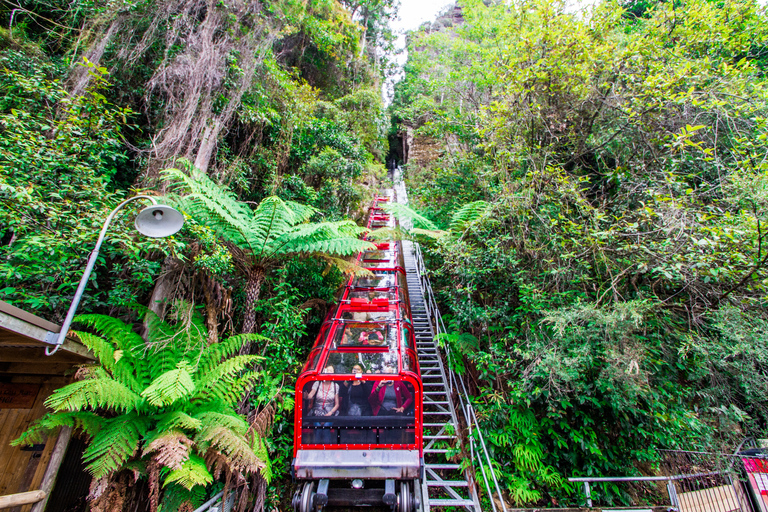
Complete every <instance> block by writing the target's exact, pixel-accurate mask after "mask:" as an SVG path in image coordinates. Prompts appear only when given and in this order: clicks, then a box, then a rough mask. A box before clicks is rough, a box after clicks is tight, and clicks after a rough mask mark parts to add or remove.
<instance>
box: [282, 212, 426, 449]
mask: <svg viewBox="0 0 768 512" xmlns="http://www.w3.org/2000/svg"><path fill="white" fill-rule="evenodd" d="M388 201H389V198H387V197H378V198H376V200H375V201H374V204H373V206H372V207H371V208H370V215H369V217H368V223H367V226H368V227H369V228H370V226H371V225H372V223H373V222H374V221H391V220H392V217H391V216H390V214H388V213H386V212H384V210H383V209H382V208H380V206H379V205H380V204H381V203H384V202H388ZM376 245H377V249H378V250H385V251H390V252H393V253H394V257H393V258H389V259H387V260H375V259H365V260H364V259H363V253H362V252H361V253H360V254H358V257H357V261H358V264H360V265H361V266H363V267H366V265H365V263H374V262H379V261H392V262H393V263H394V264H393V265H389V266H387V267H373V266H370V267H367V268H369V270H371V271H372V272H374V274H378V275H381V274H394V275H395V276H397V274H398V273H400V274H402V275H403V276H405V270H404V269H403V267H402V264H401V263H402V254H401V247H400V244H399V242H395V241H391V242H380V243H377V244H376ZM356 281H357V278H355V277H354V276H352V277H351V278H350V280H349V281H348V282H347V286H346V288H345V290H344V292H343V294H342V297H341V301H340V304H339V306H338V307H336V308H335V310H333V312H332V313H330V314H329V315H328V317H327V318H326V322H325V323H324V324H323V327H322V328H321V330H320V334H319V335H318V337H317V340H316V341H315V344H314V346H313V348H312V351H311V352H310V357H309V358H308V360H307V363H306V364H305V365H304V369H303V370H302V373H301V374H300V376H299V378H298V380H297V381H296V397H295V404H296V406H295V414H294V426H295V428H294V447H293V454H294V457H295V456H296V453H297V451H298V450H300V449H302V450H419V456H420V457H421V456H423V452H422V450H423V442H422V441H423V393H424V389H423V385H422V382H421V371H420V369H419V362H418V357H417V356H416V352H415V347H416V340H415V338H414V331H413V324H412V320H411V313H410V307H409V304H408V301H407V291H406V293H404V294H402V293H401V291H402V290H401V283H402V281H404V280H401V279H398V278H397V277H395V280H394V286H390V287H365V286H356ZM366 290H367V291H371V290H373V291H382V292H390V293H394V296H395V297H397V299H396V300H389V299H387V298H376V299H374V300H373V301H370V302H368V301H366V300H364V299H360V298H351V299H350V298H349V294H350V293H351V292H352V291H366ZM401 297H403V298H404V299H405V300H401ZM401 303H404V306H405V307H403V304H401ZM345 312H351V313H382V312H392V313H394V315H393V318H391V319H386V320H380V321H369V322H366V321H353V320H343V319H342V318H341V317H342V316H343V314H344V313H345ZM346 323H356V324H361V323H371V324H378V325H381V324H385V325H391V326H393V327H394V329H395V333H396V336H397V343H396V347H392V346H389V345H385V346H374V345H369V346H360V345H350V346H338V347H333V346H332V345H333V343H334V340H335V338H336V334H337V332H338V330H339V329H343V328H344V325H345V324H346ZM404 332H407V333H409V338H410V339H409V340H404V339H403V333H404ZM393 348H394V350H393ZM345 352H352V353H360V354H366V353H368V354H375V353H388V354H393V355H394V357H396V358H397V373H393V374H388V373H378V374H363V375H362V376H361V377H359V379H360V380H362V381H365V382H371V383H374V384H373V385H374V386H375V382H377V381H382V380H394V381H399V382H407V383H409V384H410V385H411V386H413V390H414V396H413V399H414V418H413V419H414V443H413V444H302V439H301V438H302V424H303V421H304V418H303V410H304V398H303V390H304V387H305V386H306V384H307V383H309V382H315V381H337V382H343V381H350V380H354V379H357V377H356V376H354V375H352V374H324V373H321V372H322V369H323V368H324V367H325V364H326V361H327V360H328V358H329V356H330V354H331V353H345ZM404 358H407V359H410V360H411V361H412V362H413V366H414V367H413V369H408V370H407V369H405V368H404ZM310 367H312V369H310ZM374 417H375V416H374ZM372 428H376V427H375V426H374V427H372Z"/></svg>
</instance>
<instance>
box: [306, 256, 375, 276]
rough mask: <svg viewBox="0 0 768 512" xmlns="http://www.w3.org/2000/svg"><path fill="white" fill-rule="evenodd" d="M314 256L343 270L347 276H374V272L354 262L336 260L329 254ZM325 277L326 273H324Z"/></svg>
mask: <svg viewBox="0 0 768 512" xmlns="http://www.w3.org/2000/svg"><path fill="white" fill-rule="evenodd" d="M313 256H315V257H317V258H320V259H322V260H325V261H326V262H327V263H328V264H329V265H332V266H334V267H336V268H338V269H339V270H341V271H342V272H343V273H344V274H347V275H355V276H357V277H371V276H373V272H371V271H370V270H368V269H367V268H365V267H361V266H360V265H358V264H357V263H356V262H354V261H347V260H345V259H343V258H336V257H334V256H329V255H327V254H323V253H317V254H313ZM324 275H325V272H324Z"/></svg>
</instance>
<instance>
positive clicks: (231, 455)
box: [200, 426, 266, 475]
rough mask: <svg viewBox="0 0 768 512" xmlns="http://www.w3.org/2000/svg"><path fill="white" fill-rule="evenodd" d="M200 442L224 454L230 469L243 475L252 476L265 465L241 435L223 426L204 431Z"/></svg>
mask: <svg viewBox="0 0 768 512" xmlns="http://www.w3.org/2000/svg"><path fill="white" fill-rule="evenodd" d="M200 437H201V441H202V442H203V443H205V444H207V445H208V446H209V449H211V450H216V451H218V452H220V453H222V454H224V455H225V456H226V457H227V459H228V462H229V466H230V468H231V469H233V470H235V471H239V472H241V473H243V474H246V475H248V474H254V473H256V472H258V471H259V470H261V469H262V468H264V467H265V466H266V464H265V463H264V461H263V460H262V459H260V458H259V456H258V455H256V453H255V452H254V450H253V447H252V446H251V445H250V443H248V440H247V439H246V438H245V437H244V436H243V435H242V434H239V433H237V432H234V431H233V430H231V429H229V428H226V427H224V426H214V427H212V428H210V429H206V430H204V431H203V432H202V433H201V435H200Z"/></svg>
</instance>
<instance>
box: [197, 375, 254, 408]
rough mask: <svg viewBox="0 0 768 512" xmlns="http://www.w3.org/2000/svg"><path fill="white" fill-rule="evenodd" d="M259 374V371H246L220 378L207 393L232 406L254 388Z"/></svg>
mask: <svg viewBox="0 0 768 512" xmlns="http://www.w3.org/2000/svg"><path fill="white" fill-rule="evenodd" d="M259 376H260V374H259V373H258V372H245V373H243V374H239V375H235V376H232V377H230V378H227V379H220V380H219V381H218V382H217V383H216V384H215V385H214V386H212V387H211V388H210V390H209V391H208V393H207V394H208V395H209V396H211V397H214V398H215V399H217V400H220V401H221V402H224V403H226V404H228V405H229V406H230V407H232V406H233V405H235V404H237V403H238V402H240V400H242V399H243V397H244V396H245V395H246V394H247V393H248V392H249V391H250V390H251V389H252V388H253V385H254V384H255V383H256V381H257V380H258V379H259Z"/></svg>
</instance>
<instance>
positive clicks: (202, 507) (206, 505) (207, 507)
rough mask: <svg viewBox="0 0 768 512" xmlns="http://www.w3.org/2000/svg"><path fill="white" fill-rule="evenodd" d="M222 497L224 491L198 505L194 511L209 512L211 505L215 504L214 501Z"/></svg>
mask: <svg viewBox="0 0 768 512" xmlns="http://www.w3.org/2000/svg"><path fill="white" fill-rule="evenodd" d="M223 495H224V491H219V493H218V494H216V495H215V496H214V497H213V498H211V499H209V500H208V501H206V502H205V503H203V504H202V505H200V506H199V507H198V508H196V509H195V512H204V511H205V510H210V508H211V505H213V504H214V503H216V500H218V499H219V498H221V497H222V496H223Z"/></svg>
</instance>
